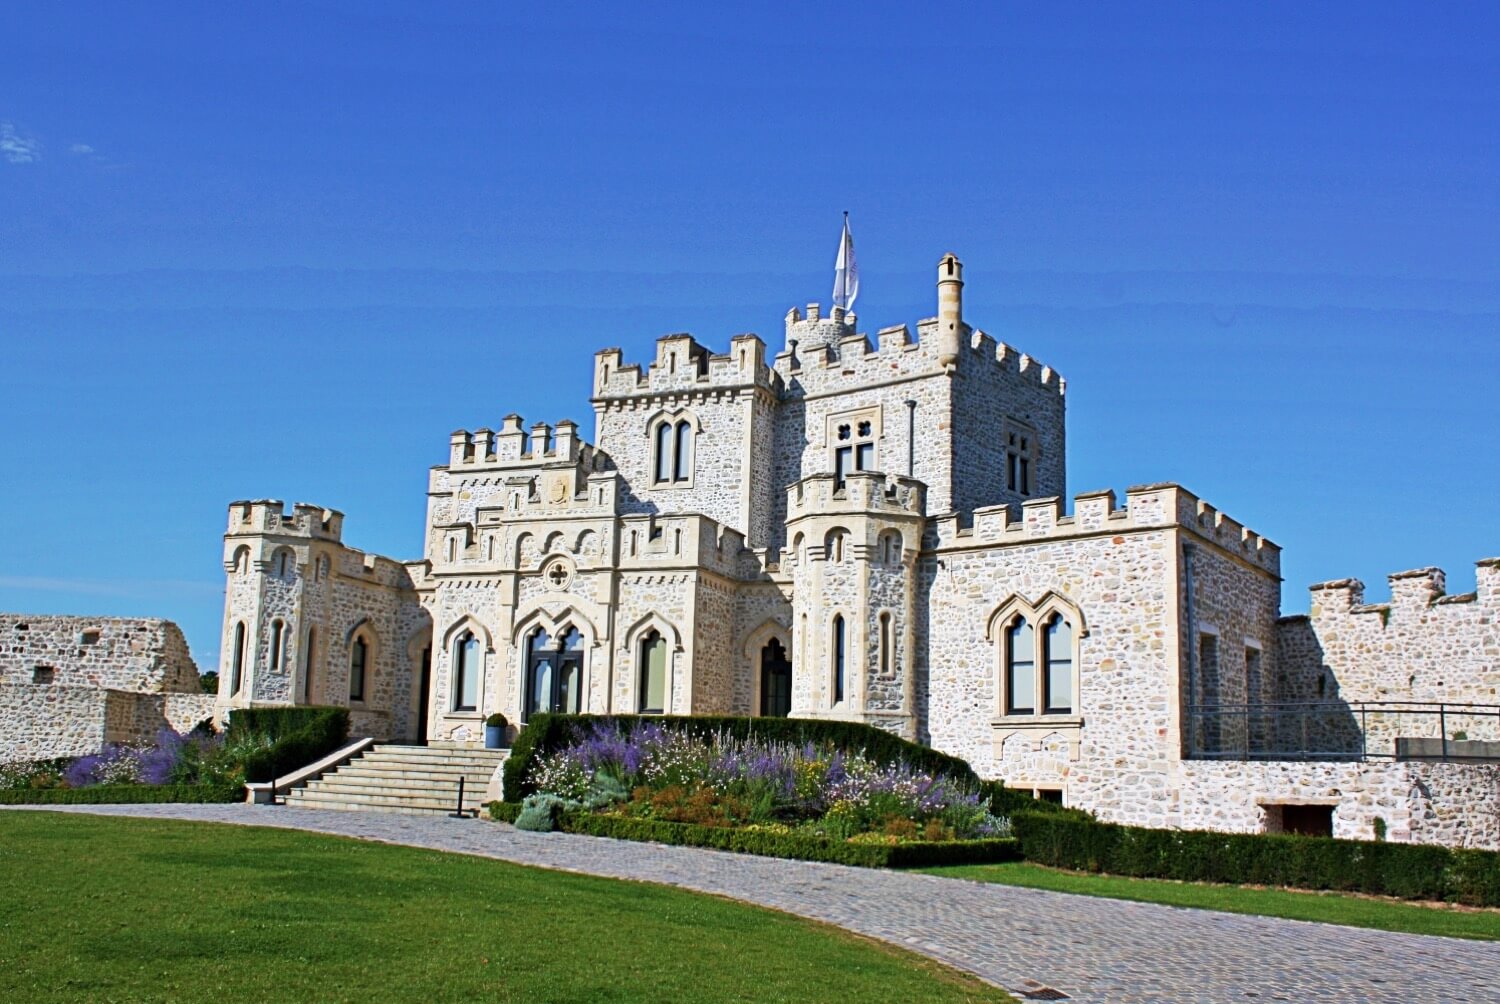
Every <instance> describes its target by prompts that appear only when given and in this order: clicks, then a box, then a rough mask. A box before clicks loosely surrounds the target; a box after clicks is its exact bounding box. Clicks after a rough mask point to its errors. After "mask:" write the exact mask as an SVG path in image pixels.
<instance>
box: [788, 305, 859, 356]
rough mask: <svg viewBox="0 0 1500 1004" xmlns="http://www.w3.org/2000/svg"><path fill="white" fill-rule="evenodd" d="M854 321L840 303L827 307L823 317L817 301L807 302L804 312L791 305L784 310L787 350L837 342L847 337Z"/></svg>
mask: <svg viewBox="0 0 1500 1004" xmlns="http://www.w3.org/2000/svg"><path fill="white" fill-rule="evenodd" d="M858 324H859V318H858V317H857V316H855V315H854V314H852V313H849V312H847V311H845V310H844V308H843V307H832V308H830V309H829V311H828V315H827V316H826V317H825V316H824V315H823V308H822V306H821V305H820V304H816V303H809V304H808V305H807V313H806V314H803V313H802V311H800V310H798V309H797V308H796V307H793V308H792V309H791V310H788V311H787V312H786V346H787V351H789V352H796V351H799V350H800V351H803V352H812V351H813V350H814V349H817V348H820V347H821V346H824V345H837V344H838V343H839V342H841V341H843V340H844V339H845V338H849V337H851V336H852V335H853V334H854V333H855V331H856V330H857V325H858Z"/></svg>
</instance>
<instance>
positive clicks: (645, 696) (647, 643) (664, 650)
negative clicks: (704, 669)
mask: <svg viewBox="0 0 1500 1004" xmlns="http://www.w3.org/2000/svg"><path fill="white" fill-rule="evenodd" d="M653 650H659V651H660V652H661V702H660V704H661V706H660V707H654V708H653V707H648V704H649V702H650V696H651V685H650V676H651V653H652V651H653ZM671 660H672V649H671V646H670V645H669V644H668V643H667V639H666V636H665V635H663V634H662V633H661V632H660V631H658V630H657V629H656V628H652V629H651V630H649V631H647V632H646V633H645V634H644V635H642V636H641V639H640V640H639V641H638V642H637V643H636V713H637V714H641V715H664V714H666V713H667V706H668V705H669V704H671V702H672V691H671V680H672V661H671Z"/></svg>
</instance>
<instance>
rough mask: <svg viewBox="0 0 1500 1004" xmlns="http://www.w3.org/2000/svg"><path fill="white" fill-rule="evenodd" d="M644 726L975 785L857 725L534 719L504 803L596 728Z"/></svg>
mask: <svg viewBox="0 0 1500 1004" xmlns="http://www.w3.org/2000/svg"><path fill="white" fill-rule="evenodd" d="M647 723H652V724H656V725H660V726H661V727H663V728H666V729H671V730H674V731H679V732H686V733H688V734H689V735H694V736H699V737H702V738H708V737H709V736H712V735H715V734H717V733H719V732H725V733H728V734H729V735H731V736H733V737H734V738H736V739H744V738H746V737H749V736H754V737H755V738H757V739H768V740H773V741H780V742H790V743H796V744H798V745H801V744H802V743H809V742H812V743H825V742H826V743H831V744H832V745H833V746H835V747H836V748H838V749H841V750H844V751H846V752H863V753H864V755H865V756H867V757H869V758H870V759H871V760H874V761H875V762H877V763H882V764H891V763H905V764H908V765H910V766H912V767H914V768H916V769H918V770H923V771H928V772H930V773H933V774H941V775H944V776H947V777H951V778H955V779H957V780H960V781H965V782H967V783H968V784H970V785H972V786H974V787H976V788H977V787H979V785H980V781H979V777H978V775H976V774H975V773H974V769H973V768H972V767H970V766H969V765H968V763H967V762H966V761H964V760H960V759H959V758H958V757H955V756H949V755H948V754H946V753H939V752H938V751H937V750H935V749H932V748H930V747H927V746H919V745H918V744H916V743H913V742H907V741H906V740H905V739H902V738H901V737H900V736H895V735H892V734H891V733H889V732H886V731H885V730H883V729H877V728H875V727H874V726H873V725H863V724H860V723H857V722H830V721H823V720H820V719H813V718H741V717H732V716H728V715H533V716H532V718H531V721H530V722H528V723H527V724H526V727H525V728H523V729H522V730H521V735H520V736H519V737H518V738H517V739H516V742H515V745H514V746H512V747H511V750H510V758H509V759H507V760H506V761H505V800H506V801H507V802H519V801H521V799H523V798H525V797H526V796H527V795H530V794H532V793H533V792H535V791H536V788H535V786H533V785H532V784H531V783H530V781H529V780H528V779H527V775H528V774H529V773H530V772H531V765H532V763H533V761H535V760H536V759H537V758H538V757H541V756H544V755H546V754H548V753H552V752H555V751H556V750H559V749H562V748H563V747H565V746H568V745H570V744H572V743H574V742H577V741H578V740H580V739H582V738H584V737H585V736H586V735H588V733H589V732H590V731H591V730H592V729H593V727H594V726H595V725H605V726H611V725H613V726H619V727H624V728H634V727H635V726H637V725H642V724H647Z"/></svg>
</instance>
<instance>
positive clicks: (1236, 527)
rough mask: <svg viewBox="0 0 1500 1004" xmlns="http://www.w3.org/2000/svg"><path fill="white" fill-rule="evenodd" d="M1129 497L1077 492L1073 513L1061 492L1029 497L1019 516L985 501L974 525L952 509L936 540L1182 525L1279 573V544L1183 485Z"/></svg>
mask: <svg viewBox="0 0 1500 1004" xmlns="http://www.w3.org/2000/svg"><path fill="white" fill-rule="evenodd" d="M1125 500H1126V501H1125V505H1124V506H1117V505H1116V504H1115V493H1114V492H1113V491H1112V490H1105V491H1095V492H1085V493H1083V494H1080V495H1075V496H1074V497H1073V513H1072V515H1068V514H1066V513H1065V512H1064V509H1063V500H1062V499H1061V498H1056V497H1054V498H1044V499H1030V500H1028V501H1027V502H1025V503H1024V504H1023V505H1022V506H1021V513H1020V518H1019V519H1016V518H1014V517H1015V514H1014V512H1013V511H1012V508H1011V507H1010V506H1003V505H998V506H986V507H984V508H981V509H976V510H974V520H973V524H972V525H971V526H963V525H961V523H960V514H959V513H947V514H945V515H942V516H938V517H937V519H936V527H937V540H936V543H937V547H938V548H939V549H942V548H946V547H974V546H976V545H985V544H1013V543H1014V544H1029V543H1034V542H1037V541H1040V540H1063V539H1067V538H1073V537H1084V536H1091V535H1095V534H1106V533H1121V532H1125V531H1130V530H1146V529H1165V528H1168V527H1182V528H1184V529H1187V530H1190V531H1192V532H1193V533H1194V534H1195V535H1196V536H1198V537H1200V538H1203V539H1205V540H1206V541H1208V542H1210V543H1212V544H1214V545H1216V546H1217V547H1219V548H1221V549H1223V550H1224V551H1227V552H1229V553H1230V554H1233V555H1236V556H1238V557H1240V558H1242V559H1244V560H1245V561H1247V562H1249V563H1250V564H1252V565H1256V566H1258V567H1260V568H1263V569H1265V570H1266V571H1268V572H1270V573H1272V574H1280V569H1281V548H1280V547H1278V546H1277V545H1276V544H1274V543H1272V542H1271V541H1270V540H1268V539H1266V538H1265V537H1262V536H1261V535H1260V534H1258V533H1255V532H1253V531H1251V530H1249V529H1247V528H1246V527H1245V526H1243V525H1242V524H1241V523H1239V522H1237V521H1235V520H1233V519H1230V518H1229V517H1228V516H1225V515H1224V514H1223V513H1221V512H1219V511H1218V510H1217V509H1215V508H1214V507H1213V506H1211V505H1209V504H1208V503H1207V502H1204V501H1202V500H1201V499H1199V498H1198V496H1196V495H1194V494H1193V493H1192V492H1190V491H1188V490H1187V489H1185V488H1183V487H1182V486H1180V485H1176V484H1170V483H1169V484H1156V485H1136V486H1134V487H1131V488H1129V489H1126V492H1125Z"/></svg>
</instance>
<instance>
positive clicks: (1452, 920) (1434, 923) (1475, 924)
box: [913, 861, 1500, 941]
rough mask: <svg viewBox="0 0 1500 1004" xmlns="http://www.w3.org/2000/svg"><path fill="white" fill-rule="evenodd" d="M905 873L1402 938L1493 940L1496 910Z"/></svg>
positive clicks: (1127, 881)
mask: <svg viewBox="0 0 1500 1004" xmlns="http://www.w3.org/2000/svg"><path fill="white" fill-rule="evenodd" d="M913 870H914V871H921V872H925V873H926V874H929V875H941V876H944V877H946V878H965V879H974V880H976V881H979V882H994V883H998V884H1000V885H1015V886H1025V887H1026V888H1028V889H1050V890H1052V891H1053V892H1071V893H1079V894H1081V895H1084V896H1103V897H1107V898H1110V899H1128V900H1135V901H1137V902H1141V903H1161V904H1164V905H1166V906H1189V907H1197V908H1199V909H1203V910H1220V911H1223V912H1225V913H1249V914H1258V915H1260V916H1263V917H1283V918H1286V919H1289V920H1315V921H1320V922H1322V923H1325V924H1344V925H1346V926H1349V927H1370V928H1375V929H1376V930H1381V931H1401V932H1405V933H1407V934H1440V935H1446V936H1448V937H1454V938H1477V939H1483V940H1491V941H1493V940H1500V910H1479V909H1473V908H1468V907H1457V906H1450V905H1447V904H1441V903H1434V904H1418V903H1407V902H1403V901H1401V900H1390V899H1381V898H1377V897H1372V896H1357V895H1350V894H1348V893H1328V892H1303V891H1299V890H1294V889H1261V888H1254V887H1247V886H1232V885H1208V884H1204V883H1194V882H1173V881H1170V880H1167V879H1139V878H1124V877H1121V876H1118V875H1095V874H1090V873H1083V872H1068V871H1060V870H1057V869H1054V868H1045V867H1042V866H1041V865H1035V864H1031V863H1029V862H1025V861H1011V862H1005V863H1003V864H994V865H948V866H942V867H934V868H918V869H913Z"/></svg>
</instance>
